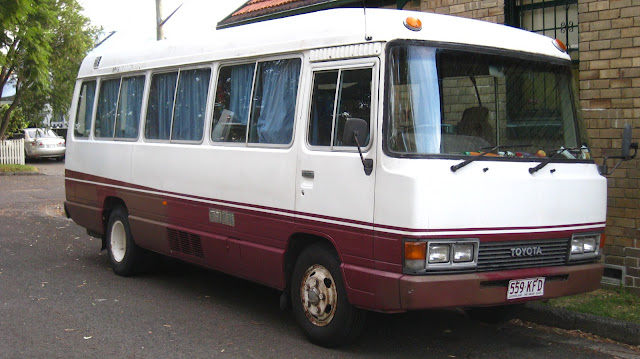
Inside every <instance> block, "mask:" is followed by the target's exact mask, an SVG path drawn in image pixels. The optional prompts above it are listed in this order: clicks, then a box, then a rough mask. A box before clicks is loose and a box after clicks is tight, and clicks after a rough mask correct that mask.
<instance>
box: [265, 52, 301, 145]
mask: <svg viewBox="0 0 640 359" xmlns="http://www.w3.org/2000/svg"><path fill="white" fill-rule="evenodd" d="M261 77H262V78H261V80H262V81H261V84H262V101H261V105H262V108H261V109H260V115H259V117H258V120H257V124H256V129H257V132H258V142H259V143H274V144H287V143H289V142H291V137H292V135H293V121H294V116H295V108H296V97H297V92H298V79H299V77H300V59H289V60H278V61H271V62H265V63H262V64H261Z"/></svg>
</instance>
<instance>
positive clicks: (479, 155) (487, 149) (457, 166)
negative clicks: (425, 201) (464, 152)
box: [451, 145, 531, 172]
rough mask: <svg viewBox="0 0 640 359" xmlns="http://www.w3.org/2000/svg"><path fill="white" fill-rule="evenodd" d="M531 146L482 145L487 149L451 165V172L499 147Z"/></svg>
mask: <svg viewBox="0 0 640 359" xmlns="http://www.w3.org/2000/svg"><path fill="white" fill-rule="evenodd" d="M529 146H531V145H498V146H495V147H480V149H481V150H486V151H484V152H482V153H480V154H478V155H475V156H473V157H471V158H469V159H467V160H465V161H464V162H460V163H458V164H457V165H453V166H451V172H456V171H457V170H459V169H461V168H462V167H464V166H466V165H468V164H469V163H471V162H473V161H475V160H477V159H479V158H481V157H484V156H485V155H487V154H489V153H491V152H493V151H495V150H497V149H499V148H511V147H529Z"/></svg>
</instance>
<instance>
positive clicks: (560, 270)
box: [343, 263, 604, 312]
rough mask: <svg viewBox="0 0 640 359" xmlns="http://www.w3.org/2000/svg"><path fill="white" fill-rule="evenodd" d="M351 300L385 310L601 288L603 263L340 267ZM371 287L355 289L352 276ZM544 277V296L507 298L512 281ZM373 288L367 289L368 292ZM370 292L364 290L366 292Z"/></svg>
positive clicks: (502, 300)
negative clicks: (406, 269) (400, 270)
mask: <svg viewBox="0 0 640 359" xmlns="http://www.w3.org/2000/svg"><path fill="white" fill-rule="evenodd" d="M343 270H344V274H345V279H346V280H347V288H348V291H349V299H350V300H351V301H352V304H354V305H356V306H360V307H363V308H367V309H372V310H377V311H383V312H401V311H407V310H417V309H429V308H449V307H477V306H494V305H505V304H517V303H524V302H529V301H537V300H544V299H550V298H556V297H562V296H567V295H572V294H578V293H585V292H590V291H593V290H595V289H598V288H599V287H600V280H601V279H602V274H603V271H604V266H603V265H602V264H600V263H592V264H583V265H575V266H558V267H543V268H527V269H517V270H506V271H499V272H482V273H467V274H444V275H416V276H411V275H403V274H397V275H394V274H391V273H388V272H380V271H371V270H364V271H359V270H357V268H356V267H350V266H345V267H343ZM365 277H368V278H367V279H368V280H366V281H365V283H368V285H367V287H369V288H364V287H360V288H354V287H352V286H350V285H349V282H350V279H356V278H357V279H356V282H358V283H360V282H361V281H362V280H363V279H365ZM536 277H545V278H546V280H545V284H544V295H543V296H538V297H532V298H523V299H515V300H507V286H508V283H509V281H510V280H513V279H526V278H536ZM369 290H371V291H369ZM365 291H366V292H369V294H370V295H363V294H364V292H365Z"/></svg>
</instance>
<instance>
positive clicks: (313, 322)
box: [291, 243, 366, 348]
mask: <svg viewBox="0 0 640 359" xmlns="http://www.w3.org/2000/svg"><path fill="white" fill-rule="evenodd" d="M314 281H315V282H314ZM313 283H315V284H313ZM306 285H309V287H306V288H305V286H306ZM291 302H292V303H291V304H292V309H293V313H294V315H295V317H296V321H297V322H298V325H300V327H301V328H302V330H303V332H304V334H305V335H306V336H307V337H308V338H309V340H310V341H311V342H312V343H314V344H317V345H321V346H323V347H328V348H330V347H336V346H339V345H343V344H348V343H351V342H353V341H355V340H356V339H357V337H358V336H359V335H360V333H362V330H363V329H364V324H365V319H366V312H365V311H364V310H362V309H359V308H356V307H354V306H353V305H351V303H349V300H348V298H347V292H346V290H345V287H344V281H343V279H342V273H341V270H340V260H339V259H338V256H337V254H336V253H335V251H334V250H333V248H332V247H330V246H328V245H325V244H322V243H316V244H313V245H311V246H309V247H307V248H306V249H304V250H303V251H302V253H300V256H299V257H298V260H297V261H296V265H295V268H294V270H293V275H292V277H291ZM314 311H316V313H314Z"/></svg>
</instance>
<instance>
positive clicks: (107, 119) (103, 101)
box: [95, 79, 120, 137]
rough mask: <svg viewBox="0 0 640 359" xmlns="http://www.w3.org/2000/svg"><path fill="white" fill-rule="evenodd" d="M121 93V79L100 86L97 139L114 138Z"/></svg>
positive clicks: (105, 82) (108, 81) (104, 82)
mask: <svg viewBox="0 0 640 359" xmlns="http://www.w3.org/2000/svg"><path fill="white" fill-rule="evenodd" d="M119 91H120V79H117V80H107V81H103V82H102V84H101V85H100V97H99V98H98V110H97V113H96V129H95V136H96V137H113V130H114V125H115V119H116V106H117V105H118V92H119Z"/></svg>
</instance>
